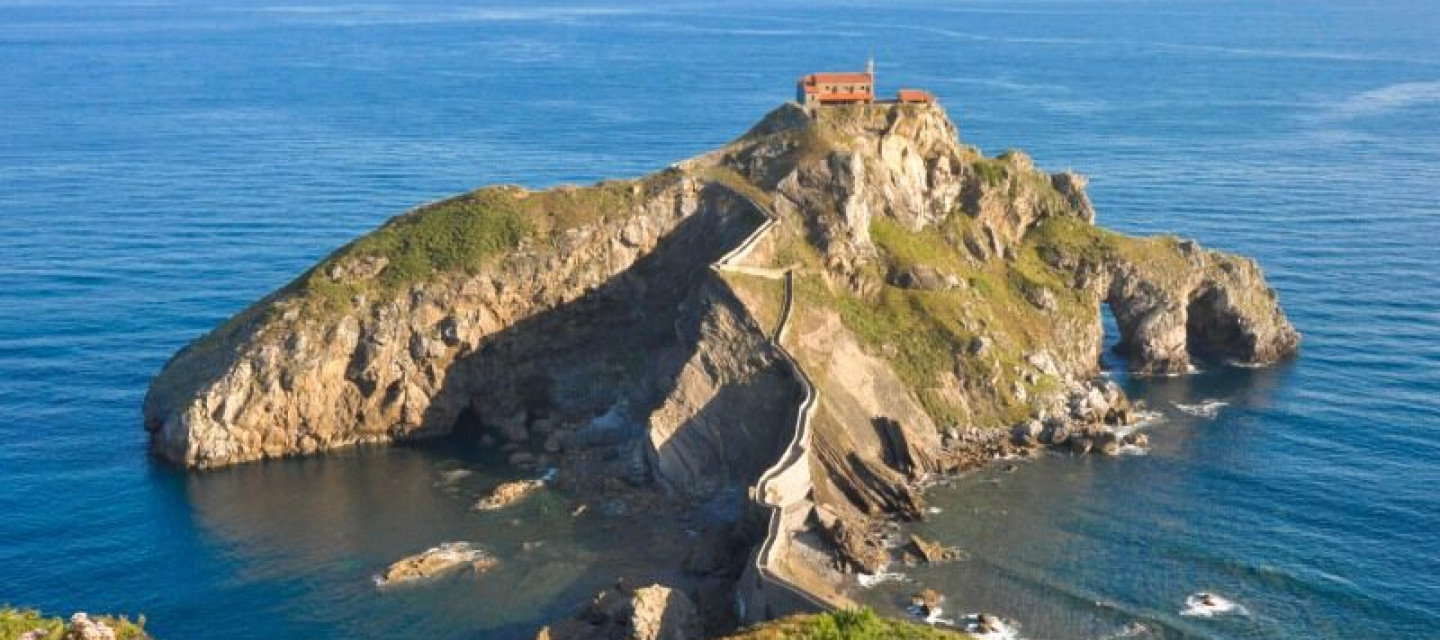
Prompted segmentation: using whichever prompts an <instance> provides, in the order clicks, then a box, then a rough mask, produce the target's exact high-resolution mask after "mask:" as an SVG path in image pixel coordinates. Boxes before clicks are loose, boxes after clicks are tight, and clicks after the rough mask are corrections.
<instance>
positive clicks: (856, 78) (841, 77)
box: [802, 71, 875, 84]
mask: <svg viewBox="0 0 1440 640" xmlns="http://www.w3.org/2000/svg"><path fill="white" fill-rule="evenodd" d="M874 79H875V78H874V77H873V76H871V75H870V74H868V73H864V72H859V71H834V72H828V71H827V72H821V73H812V74H810V75H808V76H805V77H804V78H802V81H804V82H807V83H822V82H830V83H835V84H846V83H855V82H871V81H872V80H874Z"/></svg>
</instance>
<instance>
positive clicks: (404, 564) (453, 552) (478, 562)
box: [375, 542, 499, 587]
mask: <svg viewBox="0 0 1440 640" xmlns="http://www.w3.org/2000/svg"><path fill="white" fill-rule="evenodd" d="M496 564H499V560H497V559H496V558H495V557H494V556H492V555H490V554H489V553H486V552H485V551H484V550H483V549H480V548H479V547H477V546H475V545H472V544H471V543H469V542H446V543H444V544H441V545H440V546H437V547H433V548H430V549H426V550H425V551H422V552H420V553H417V554H415V555H413V556H409V557H406V558H403V559H401V560H399V561H397V562H395V563H394V564H392V565H390V566H389V567H387V568H386V569H385V573H383V574H381V575H379V576H377V577H376V579H375V583H376V585H377V586H381V587H385V586H391V585H395V584H399V583H405V582H414V581H419V580H428V579H430V578H435V577H437V576H441V575H444V574H447V573H451V572H454V571H459V570H462V569H470V570H473V571H486V570H489V569H490V568H492V567H494V566H495V565H496Z"/></svg>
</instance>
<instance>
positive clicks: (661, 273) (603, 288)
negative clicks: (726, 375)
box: [145, 174, 754, 467]
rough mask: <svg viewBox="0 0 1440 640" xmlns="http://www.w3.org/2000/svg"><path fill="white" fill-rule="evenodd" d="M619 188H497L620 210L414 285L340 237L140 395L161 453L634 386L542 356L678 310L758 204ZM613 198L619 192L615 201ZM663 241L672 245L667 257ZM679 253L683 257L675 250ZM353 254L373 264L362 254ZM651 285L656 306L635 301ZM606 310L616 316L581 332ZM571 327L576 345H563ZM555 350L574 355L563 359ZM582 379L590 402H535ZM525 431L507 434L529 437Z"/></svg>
mask: <svg viewBox="0 0 1440 640" xmlns="http://www.w3.org/2000/svg"><path fill="white" fill-rule="evenodd" d="M615 189H616V187H594V188H591V189H590V190H589V191H588V192H586V191H584V190H581V191H578V192H577V193H579V194H580V195H573V194H572V195H567V194H560V195H556V194H554V193H550V192H546V193H543V194H529V193H527V192H523V191H520V190H516V189H510V190H500V191H499V193H498V194H495V193H490V194H489V195H490V198H491V200H494V199H501V200H503V201H504V202H505V203H506V206H520V205H521V204H525V203H528V202H531V201H535V202H536V204H535V205H534V206H535V207H536V209H537V210H538V211H539V212H540V213H538V214H537V217H538V216H542V215H556V216H558V215H559V214H558V213H553V212H552V211H551V208H552V206H553V207H555V208H559V207H561V206H572V207H574V206H592V207H596V208H601V207H612V208H614V209H615V211H612V212H608V214H607V213H606V212H604V211H600V212H587V214H588V215H589V219H585V220H584V221H583V222H580V223H578V224H575V225H574V226H569V227H558V228H554V229H551V230H549V232H548V234H546V235H544V236H543V237H541V236H540V234H539V233H536V234H534V235H532V236H529V237H525V238H523V239H521V240H519V241H518V242H517V244H516V245H515V246H514V247H513V248H511V249H509V250H508V251H506V252H505V253H504V254H503V255H497V256H494V257H492V258H489V259H487V260H484V261H482V262H481V263H480V264H474V265H466V266H465V267H464V268H463V269H462V270H459V271H454V272H437V273H434V274H433V275H431V276H429V277H426V278H423V279H417V280H416V281H414V282H406V283H404V284H403V285H395V284H391V285H389V286H388V287H380V286H376V285H374V283H370V282H367V281H364V280H363V278H364V277H366V276H370V275H371V274H372V272H374V271H376V270H377V269H379V270H380V276H379V277H382V278H383V277H385V273H386V272H387V270H390V269H396V268H397V266H398V265H397V264H388V265H387V266H384V267H380V266H379V264H380V263H382V262H384V260H383V258H384V256H380V257H378V258H377V257H375V256H367V255H351V254H352V253H354V252H355V251H357V249H354V248H353V247H351V248H347V249H342V250H341V251H340V252H337V254H336V255H334V256H332V257H331V258H329V259H327V261H326V262H325V263H322V265H321V266H319V267H317V268H316V269H315V270H312V272H311V273H309V274H307V275H306V276H303V277H302V278H301V279H300V280H298V281H297V282H296V283H295V284H292V285H291V286H290V287H287V288H286V289H284V290H282V291H280V292H277V293H276V294H274V295H272V296H271V297H269V298H267V299H266V300H264V301H262V302H260V303H258V304H257V305H256V306H255V307H253V308H252V309H249V310H247V311H246V312H244V313H242V314H240V315H239V316H237V317H236V318H235V319H233V320H232V321H231V322H230V323H227V324H226V325H225V326H223V327H221V328H220V329H217V330H216V331H215V332H214V333H212V334H211V335H210V336H207V337H205V338H203V339H201V340H199V341H197V342H195V343H192V344H191V345H190V346H188V347H187V348H185V349H184V350H182V351H181V352H180V353H178V354H177V355H176V356H175V358H173V359H172V360H171V362H170V363H168V364H167V365H166V367H165V369H164V370H163V371H162V372H161V373H160V375H159V376H157V377H156V379H155V380H154V381H153V382H152V384H151V388H150V392H149V394H148V395H147V397H146V402H145V416H146V427H147V429H149V430H150V431H151V433H152V439H151V441H152V444H153V449H154V451H155V452H156V453H157V454H159V455H161V456H163V457H165V458H168V459H170V460H173V461H175V462H177V463H180V464H183V465H187V466H193V467H213V466H220V465H225V464H233V463H236V462H244V461H247V460H254V459H260V458H267V457H280V456H287V455H298V454H307V453H314V452H316V451H321V450H326V449H333V448H336V447H343V446H350V445H354V444H359V443H367V442H389V441H393V440H401V439H409V438H415V437H423V436H426V435H436V434H443V433H447V432H449V431H451V430H452V428H453V427H454V426H455V423H456V421H457V419H458V418H459V417H460V416H461V414H462V412H465V411H466V410H467V409H472V410H473V411H474V412H475V413H477V414H479V416H478V419H479V420H481V421H487V422H489V421H494V422H499V421H502V420H504V419H506V418H509V417H510V416H514V415H516V414H518V413H519V412H521V411H522V410H524V409H526V406H525V405H526V404H527V402H528V403H530V404H539V405H546V404H548V403H549V401H555V402H558V403H562V404H563V403H564V402H565V401H567V400H568V401H571V405H585V406H561V407H558V408H559V409H561V410H569V412H570V413H575V414H581V415H583V414H584V413H586V412H587V411H591V410H594V408H595V407H594V406H593V405H595V404H600V403H606V401H607V400H608V401H609V402H613V401H614V400H615V399H616V398H617V397H619V396H620V395H623V390H624V389H625V388H627V387H629V386H632V385H637V384H639V381H638V380H636V378H638V377H639V375H635V376H630V377H629V378H628V379H627V377H625V376H615V375H611V376H609V377H608V379H609V380H610V381H612V382H613V383H614V384H613V385H605V384H603V383H600V382H597V381H598V380H605V379H606V377H605V376H604V375H603V374H601V375H596V374H597V373H599V372H597V371H595V370H594V369H593V368H582V370H581V371H580V372H577V375H575V376H573V377H572V378H570V379H562V380H557V379H555V378H556V376H554V375H547V374H546V371H547V369H546V367H547V365H548V364H549V361H546V360H544V358H545V357H547V356H548V357H550V358H566V359H568V358H572V357H574V353H573V349H580V348H583V347H584V344H583V343H584V341H586V340H591V339H592V338H593V337H595V336H593V335H592V334H597V333H602V332H603V330H609V329H610V328H611V327H612V326H615V325H620V326H623V325H634V324H635V323H636V322H637V321H640V320H642V318H641V314H643V313H645V312H647V311H651V310H653V309H654V307H656V306H659V305H663V304H666V303H669V304H670V305H672V306H671V307H670V308H671V309H672V310H673V308H674V307H673V304H674V303H675V299H676V298H675V297H672V296H675V294H677V293H683V287H685V286H693V284H694V283H695V282H696V281H697V280H698V279H699V278H700V277H703V275H704V266H705V263H704V262H703V257H704V256H705V255H719V253H722V252H723V251H724V250H725V249H726V248H727V247H726V246H725V240H724V239H725V238H738V237H741V236H743V234H744V232H746V231H748V229H749V227H751V226H753V224H754V218H753V213H751V212H749V211H746V210H744V209H740V208H737V207H734V206H733V203H729V202H727V201H726V198H727V196H726V195H725V193H728V192H716V191H714V190H711V189H707V188H706V187H705V186H704V184H702V183H701V182H700V181H698V180H695V179H692V178H687V177H681V176H678V175H669V174H662V175H661V176H657V177H656V178H655V179H652V180H650V181H648V182H645V183H635V184H634V185H632V186H629V187H625V189H626V190H625V191H624V194H623V196H614V195H613V194H608V191H613V190H615ZM631 189H633V190H634V191H635V194H632V193H631ZM491 191H494V190H491ZM481 193H488V192H481ZM477 197H478V196H477ZM617 199H623V200H624V202H623V203H621V204H615V203H614V202H612V200H617ZM542 200H546V201H555V202H541V201H542ZM587 200H593V201H594V203H593V204H586V203H585V201H587ZM574 201H581V203H582V204H576V203H575V202H574ZM435 206H442V205H432V207H435ZM456 206H459V205H456ZM442 212H443V211H442ZM434 215H437V214H435V213H433V212H432V209H430V208H422V209H420V210H418V211H417V212H415V213H412V214H408V215H407V216H402V217H400V218H397V219H396V220H395V221H392V222H391V223H390V224H389V225H387V227H386V228H383V229H382V230H381V231H380V232H377V234H381V235H382V236H383V234H385V233H386V232H387V231H389V232H390V233H392V234H399V233H404V232H405V230H406V229H407V228H409V227H413V226H418V225H420V224H421V222H417V219H418V220H420V221H423V220H425V219H426V216H431V217H433V216H434ZM662 238H664V239H665V245H666V247H664V248H661V249H659V250H658V251H657V247H659V246H660V245H661V240H662ZM357 244H359V243H357ZM360 246H363V244H362V245H360ZM657 254H663V255H657ZM676 256H679V257H680V258H682V259H681V260H667V258H674V257H676ZM697 258H699V260H697ZM356 262H360V263H366V264H368V265H369V266H366V267H365V268H363V269H361V268H359V267H355V266H349V265H351V264H352V263H356ZM679 262H683V263H684V264H683V265H681V264H676V263H679ZM647 266H648V268H647ZM372 277H373V276H372ZM395 277H397V278H398V277H400V276H399V275H397V276H395ZM355 278H360V279H361V280H360V281H356V280H354V279H355ZM656 289H665V290H668V292H669V293H670V295H667V296H661V295H657V292H656ZM677 289H679V290H678V291H677ZM333 290H340V291H341V292H342V296H341V297H340V299H338V300H337V299H334V297H331V296H332V294H333V293H334V291H333ZM392 291H393V293H392ZM638 297H643V298H645V301H644V303H641V304H634V302H635V298H638ZM596 316H609V317H610V318H611V320H610V322H609V323H605V324H600V323H597V324H595V325H592V326H581V325H582V323H585V322H587V321H594V320H595V317H596ZM654 321H655V322H657V323H659V324H658V326H656V327H654V328H655V329H657V330H661V331H663V330H666V329H668V328H669V326H670V323H669V322H668V321H667V320H666V319H664V318H655V319H654ZM546 333H548V335H545V334H546ZM561 335H569V336H570V337H571V339H570V340H560V339H557V338H560V337H561ZM651 335H652V334H650V333H642V332H635V331H632V332H631V335H630V336H627V337H634V338H635V339H637V340H643V339H646V338H650V337H651ZM542 341H543V344H537V343H538V342H542ZM576 343H581V344H576ZM592 344H595V343H592ZM604 346H605V347H607V348H605V349H592V351H600V352H601V353H600V354H599V355H602V356H604V355H607V354H608V353H609V352H612V351H616V350H619V349H622V348H624V347H630V346H635V345H632V344H631V342H630V341H627V340H619V341H616V340H613V339H612V341H611V342H609V343H606V344H605V345H604ZM556 347H559V348H565V347H571V348H572V353H568V354H559V353H555V351H558V350H559V349H556ZM537 357H538V358H540V360H537ZM593 364H594V365H605V366H613V365H614V364H616V363H615V362H605V361H600V362H593ZM555 369H558V367H556V368H555ZM502 370H503V371H502ZM517 370H518V371H517ZM497 371H498V373H497ZM532 372H533V373H532ZM550 373H557V372H556V371H554V370H550ZM627 373H640V374H643V372H627ZM574 379H578V380H576V382H574V384H575V385H576V386H578V387H580V388H579V389H576V390H578V391H582V392H586V391H588V392H590V396H589V397H586V396H584V395H583V393H582V394H581V395H579V396H578V397H577V396H576V395H567V396H561V397H551V398H548V399H547V398H542V399H540V400H539V401H537V399H536V398H535V397H534V396H535V395H539V394H543V393H544V392H545V389H546V387H550V388H552V389H553V388H554V387H555V386H558V385H564V384H567V383H570V382H571V380H574ZM617 389H618V390H617ZM567 390H568V389H567ZM482 392H483V393H482ZM527 394H528V395H527ZM477 396H479V401H478V402H476V398H477ZM603 396H608V397H603ZM587 401H589V402H587ZM538 408H540V409H550V408H552V407H548V406H541V407H538ZM601 408H602V409H603V406H602V407H601ZM528 419H529V418H528V417H522V418H521V420H522V421H525V420H528ZM522 427H523V425H522ZM517 431H518V430H510V431H509V432H506V433H504V434H502V435H503V436H504V437H506V438H520V436H522V435H527V434H523V433H517ZM521 439H523V438H521Z"/></svg>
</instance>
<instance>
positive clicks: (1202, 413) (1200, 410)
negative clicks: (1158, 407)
mask: <svg viewBox="0 0 1440 640" xmlns="http://www.w3.org/2000/svg"><path fill="white" fill-rule="evenodd" d="M1228 406H1230V403H1229V402H1225V401H1223V400H1216V399H1214V398H1206V399H1204V400H1201V401H1200V402H1197V403H1195V404H1183V403H1179V402H1176V403H1175V408H1176V409H1179V410H1181V411H1183V412H1185V413H1188V414H1190V415H1192V416H1195V417H1197V418H1214V417H1215V416H1217V415H1220V410H1221V409H1223V408H1225V407H1228Z"/></svg>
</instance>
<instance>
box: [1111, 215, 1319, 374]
mask: <svg viewBox="0 0 1440 640" xmlns="http://www.w3.org/2000/svg"><path fill="white" fill-rule="evenodd" d="M1174 246H1175V248H1176V254H1177V256H1178V257H1179V258H1180V260H1175V261H1173V262H1174V263H1176V264H1178V266H1179V267H1180V268H1179V269H1177V270H1176V271H1174V272H1170V273H1164V272H1157V270H1156V269H1155V266H1154V264H1153V263H1144V262H1136V261H1134V260H1131V259H1124V258H1121V259H1117V260H1114V261H1113V262H1111V263H1110V264H1107V265H1105V267H1106V273H1105V276H1106V277H1107V278H1108V279H1109V286H1108V287H1105V288H1104V292H1105V293H1104V295H1105V302H1106V304H1108V305H1109V306H1110V309H1111V310H1112V312H1113V313H1114V314H1115V321H1116V323H1117V324H1118V325H1119V328H1120V336H1121V339H1120V344H1119V348H1120V350H1121V351H1122V352H1123V353H1124V354H1125V355H1127V356H1129V358H1130V360H1131V363H1132V367H1133V369H1134V370H1136V371H1138V372H1142V373H1157V374H1175V373H1184V372H1186V371H1188V370H1189V369H1190V367H1191V360H1192V354H1197V355H1204V356H1210V357H1213V358H1218V359H1221V360H1225V361H1230V362H1235V363H1241V364H1247V365H1253V364H1270V363H1273V362H1276V361H1278V360H1281V359H1283V358H1286V357H1289V356H1290V355H1292V354H1294V353H1295V349H1296V347H1297V346H1298V345H1299V341H1300V336H1299V334H1298V333H1297V332H1296V331H1295V329H1294V328H1293V327H1292V326H1291V325H1290V323H1289V322H1288V321H1287V320H1286V319H1285V314H1284V313H1283V312H1282V311H1281V310H1280V307H1279V304H1278V302H1277V301H1276V295H1275V291H1274V290H1273V289H1271V288H1269V287H1268V286H1266V284H1265V280H1264V277H1263V276H1262V275H1261V273H1260V269H1259V267H1257V266H1256V265H1255V263H1254V262H1253V261H1251V260H1246V259H1243V258H1237V257H1235V256H1229V255H1224V254H1220V253H1216V252H1210V251H1204V250H1201V249H1200V248H1199V246H1198V245H1196V244H1195V243H1194V242H1179V243H1176V244H1175V245H1174Z"/></svg>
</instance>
